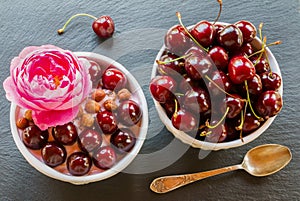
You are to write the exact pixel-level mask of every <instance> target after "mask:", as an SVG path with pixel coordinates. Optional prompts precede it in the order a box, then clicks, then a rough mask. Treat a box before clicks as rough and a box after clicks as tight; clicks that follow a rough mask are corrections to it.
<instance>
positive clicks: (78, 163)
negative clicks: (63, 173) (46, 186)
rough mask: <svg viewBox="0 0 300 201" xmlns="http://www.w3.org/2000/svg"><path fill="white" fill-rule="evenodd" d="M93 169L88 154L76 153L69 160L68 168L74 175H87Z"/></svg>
mask: <svg viewBox="0 0 300 201" xmlns="http://www.w3.org/2000/svg"><path fill="white" fill-rule="evenodd" d="M91 167H92V160H91V158H90V156H89V155H88V154H87V153H84V152H74V153H72V154H71V155H70V156H69V157H68V159H67V168H68V170H69V172H70V173H71V174H72V175H75V176H82V175H85V174H87V173H88V172H89V171H90V169H91Z"/></svg>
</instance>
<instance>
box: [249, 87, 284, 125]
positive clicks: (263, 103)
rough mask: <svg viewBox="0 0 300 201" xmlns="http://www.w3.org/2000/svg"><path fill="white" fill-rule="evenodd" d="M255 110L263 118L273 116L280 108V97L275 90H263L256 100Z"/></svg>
mask: <svg viewBox="0 0 300 201" xmlns="http://www.w3.org/2000/svg"><path fill="white" fill-rule="evenodd" d="M255 106H256V110H257V112H258V113H259V115H261V116H262V117H264V118H265V119H268V118H269V117H272V116H275V115H276V114H278V113H279V112H280V110H281V108H282V98H281V95H280V94H279V93H278V92H277V91H272V90H270V91H265V92H263V93H262V94H260V96H259V98H258V100H257V102H256V105H255Z"/></svg>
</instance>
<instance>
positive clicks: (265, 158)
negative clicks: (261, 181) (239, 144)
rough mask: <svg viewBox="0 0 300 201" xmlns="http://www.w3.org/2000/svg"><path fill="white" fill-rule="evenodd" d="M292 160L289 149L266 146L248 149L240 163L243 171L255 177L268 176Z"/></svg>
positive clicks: (278, 146)
mask: <svg viewBox="0 0 300 201" xmlns="http://www.w3.org/2000/svg"><path fill="white" fill-rule="evenodd" d="M291 159H292V154H291V151H290V149H289V148H287V147H285V146H282V145H277V144H266V145H261V146H257V147H254V148H253V149H250V150H249V151H248V152H247V154H246V155H245V158H244V161H243V163H242V166H243V169H244V170H246V171H247V172H248V173H249V174H251V175H253V176H257V177H262V176H268V175H271V174H273V173H275V172H278V171H279V170H281V169H282V168H284V167H285V166H286V165H287V164H288V163H289V162H290V161H291Z"/></svg>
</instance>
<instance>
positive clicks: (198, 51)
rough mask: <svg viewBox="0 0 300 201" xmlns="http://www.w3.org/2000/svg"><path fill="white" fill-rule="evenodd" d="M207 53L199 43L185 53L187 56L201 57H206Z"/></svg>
mask: <svg viewBox="0 0 300 201" xmlns="http://www.w3.org/2000/svg"><path fill="white" fill-rule="evenodd" d="M206 54H207V53H206V52H205V51H204V50H203V49H202V48H200V47H199V46H198V45H196V44H195V45H193V46H191V47H190V48H189V49H188V50H187V51H186V52H185V53H184V55H186V56H199V57H204V56H205V55H206Z"/></svg>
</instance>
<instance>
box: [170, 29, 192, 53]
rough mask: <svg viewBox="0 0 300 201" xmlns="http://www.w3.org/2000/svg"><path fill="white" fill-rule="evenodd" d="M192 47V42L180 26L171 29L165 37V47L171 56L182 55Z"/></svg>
mask: <svg viewBox="0 0 300 201" xmlns="http://www.w3.org/2000/svg"><path fill="white" fill-rule="evenodd" d="M191 45H192V41H191V39H190V38H189V36H188V35H187V34H186V32H185V30H184V28H183V27H182V26H181V25H175V26H173V27H171V28H170V29H169V30H168V32H167V33H166V35H165V46H166V48H167V49H168V50H169V51H170V52H171V53H173V54H176V55H180V56H181V55H183V54H184V52H185V51H187V50H188V49H189V48H190V47H191Z"/></svg>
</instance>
